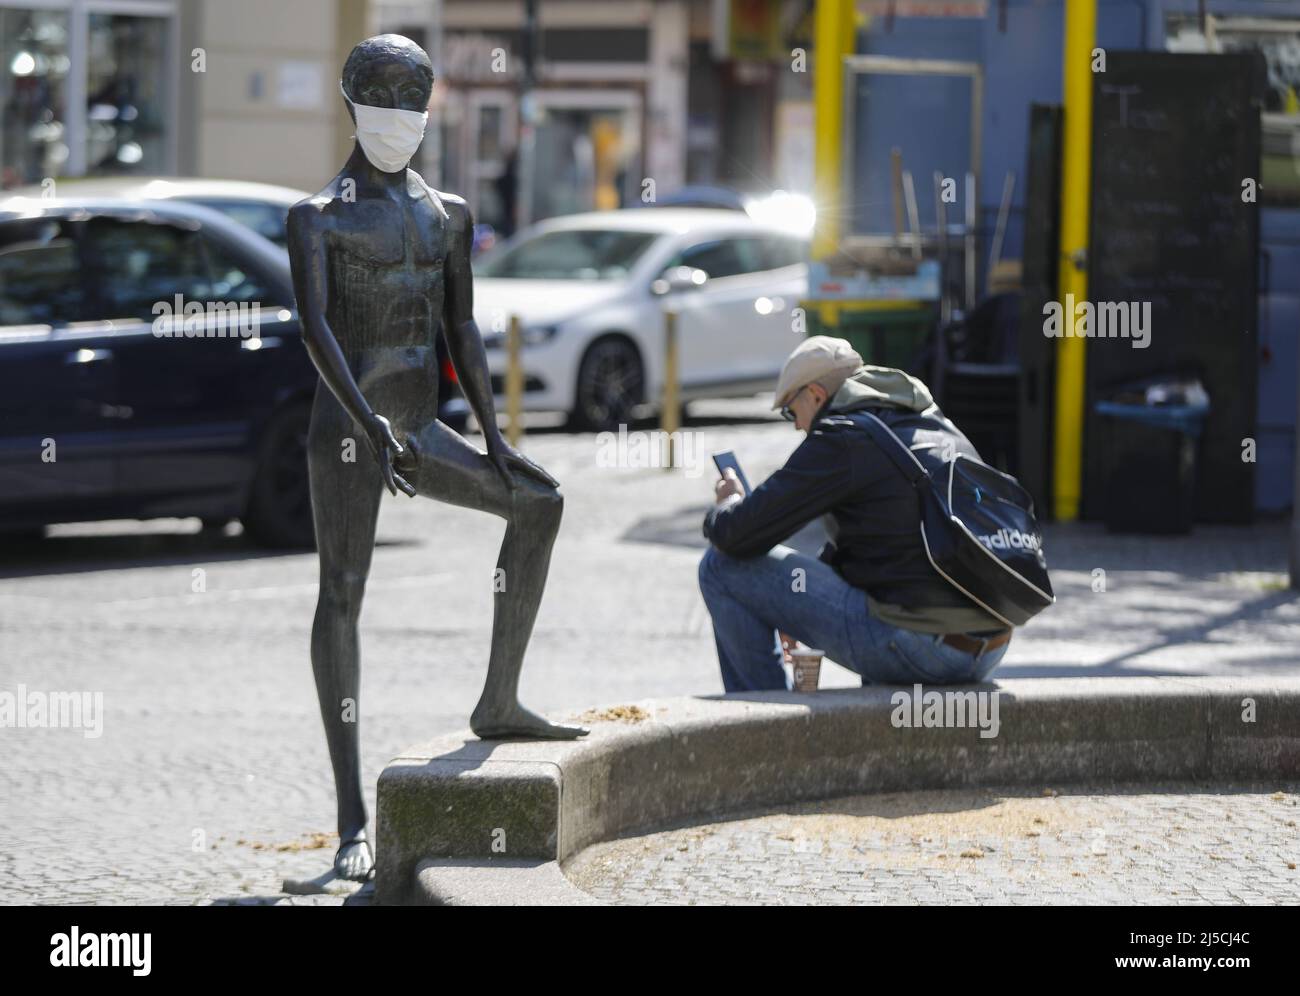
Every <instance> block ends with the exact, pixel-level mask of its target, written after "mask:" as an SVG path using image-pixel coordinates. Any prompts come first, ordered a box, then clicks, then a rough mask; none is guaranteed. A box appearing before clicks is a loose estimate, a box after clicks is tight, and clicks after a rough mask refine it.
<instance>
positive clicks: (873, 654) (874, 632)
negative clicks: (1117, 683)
mask: <svg viewBox="0 0 1300 996" xmlns="http://www.w3.org/2000/svg"><path fill="white" fill-rule="evenodd" d="M801 572H802V573H801ZM700 591H701V592H702V593H703V595H704V603H705V604H706V605H707V606H708V608H709V614H710V615H711V616H712V617H713V636H714V640H715V641H716V643H717V645H718V664H719V665H720V666H721V668H722V684H723V687H724V688H726V690H727V691H728V692H752V691H764V690H773V689H776V690H780V689H784V688H786V687H787V685H786V679H785V671H784V669H783V668H782V667H781V660H782V655H781V653H780V651H779V650H778V649H777V646H776V641H775V639H774V638H773V635H772V632H773V630H780V631H782V632H784V633H788V634H789V635H790V636H792V637H794V638H795V639H796V640H799V641H800V642H801V643H804V644H806V645H807V646H809V647H815V648H817V649H818V650H821V651H823V652H824V654H825V656H826V657H827V658H829V659H830V660H833V661H835V663H836V664H839V665H841V666H843V667H846V668H849V669H850V670H852V671H855V672H857V673H858V674H859V675H861V676H862V683H863V684H864V685H867V684H880V685H911V684H915V683H917V682H920V683H921V684H935V685H954V684H973V683H977V682H981V681H984V680H985V679H986V678H988V676H989V675H990V674H991V673H992V672H993V669H994V668H996V667H997V666H998V664H999V663H1001V661H1002V658H1003V656H1004V655H1005V654H1006V652H1007V647H1008V646H1010V644H1009V643H1004V644H1003V645H1002V646H1000V647H998V648H996V649H994V650H988V651H985V652H983V653H978V654H977V653H967V652H966V651H963V650H958V649H957V648H956V647H951V646H949V645H948V644H946V643H942V642H940V637H939V636H936V635H935V634H933V633H918V632H916V631H914V630H910V629H900V628H899V627H897V626H891V625H890V624H889V623H886V622H882V621H881V620H879V619H877V618H875V617H874V616H872V615H871V614H870V613H869V612H868V611H867V593H866V592H865V591H862V590H861V589H860V588H855V587H853V586H852V585H851V584H849V583H848V582H847V581H845V580H844V579H843V578H842V577H840V576H839V574H838V573H836V571H835V569H834V568H833V567H831V566H830V565H829V564H824V563H822V562H821V561H820V560H816V559H815V558H813V557H806V556H804V555H803V554H801V553H798V552H797V551H795V550H792V549H790V548H789V547H786V546H776V547H773V548H772V550H771V551H770V552H769V553H768V554H766V555H765V556H762V557H746V558H738V557H731V556H728V555H727V554H725V553H722V552H721V551H719V550H718V549H717V548H715V547H712V546H710V547H709V549H708V552H707V553H705V555H704V558H703V559H702V560H701V561H700Z"/></svg>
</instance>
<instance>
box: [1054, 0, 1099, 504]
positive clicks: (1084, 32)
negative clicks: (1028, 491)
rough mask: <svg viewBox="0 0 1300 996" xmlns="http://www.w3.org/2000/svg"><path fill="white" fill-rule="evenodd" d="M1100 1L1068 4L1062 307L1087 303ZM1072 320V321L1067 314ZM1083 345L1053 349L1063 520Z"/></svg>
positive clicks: (1077, 423)
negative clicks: (1071, 300)
mask: <svg viewBox="0 0 1300 996" xmlns="http://www.w3.org/2000/svg"><path fill="white" fill-rule="evenodd" d="M1096 38H1097V0H1067V3H1066V5H1065V50H1064V55H1063V57H1062V61H1063V62H1064V70H1063V76H1064V91H1065V135H1064V140H1063V147H1062V149H1061V245H1060V250H1061V256H1060V263H1059V264H1058V265H1059V267H1060V273H1059V276H1058V283H1059V284H1060V287H1059V291H1060V299H1059V300H1060V301H1061V303H1062V305H1064V303H1065V301H1066V300H1067V295H1071V294H1072V295H1074V300H1076V301H1086V300H1088V271H1087V258H1088V203H1089V200H1090V197H1091V176H1090V172H1091V168H1092V82H1093V74H1092V50H1093V46H1094V45H1096ZM1065 320H1066V321H1067V322H1073V321H1074V316H1073V315H1066V316H1065ZM1086 342H1087V340H1086V339H1079V338H1075V337H1074V336H1065V337H1063V338H1062V339H1061V340H1060V341H1059V342H1058V343H1057V349H1056V425H1055V428H1054V435H1055V438H1054V440H1053V444H1054V445H1053V454H1052V461H1053V466H1052V491H1053V495H1052V506H1053V509H1052V510H1053V512H1054V513H1055V518H1056V519H1057V521H1058V522H1072V521H1074V520H1075V519H1077V518H1078V517H1079V503H1080V497H1081V494H1082V491H1083V426H1084V418H1085V415H1086V412H1085V401H1084V399H1085V395H1086V393H1087V379H1086V376H1085V367H1086V363H1087V351H1086V350H1085V349H1084V345H1085V343H1086Z"/></svg>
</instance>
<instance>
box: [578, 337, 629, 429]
mask: <svg viewBox="0 0 1300 996" xmlns="http://www.w3.org/2000/svg"><path fill="white" fill-rule="evenodd" d="M644 393H645V369H644V367H643V366H642V364H641V356H640V354H639V353H637V351H636V347H635V346H633V345H632V343H630V342H628V341H627V340H626V339H622V338H619V337H616V336H610V337H608V338H605V339H599V340H597V341H596V342H594V343H592V344H591V345H590V346H589V347H588V348H587V352H586V353H584V354H583V357H582V363H581V364H580V365H579V367H578V388H577V392H576V397H575V398H574V408H573V411H572V412H571V413H570V418H569V420H570V422H571V423H572V424H573V425H574V426H575V427H576V428H582V429H591V430H595V431H598V432H604V431H612V430H614V429H617V428H618V427H619V425H620V424H625V423H627V422H630V421H631V420H632V413H633V411H634V410H635V408H636V406H637V405H639V404H641V402H642V400H643V395H644Z"/></svg>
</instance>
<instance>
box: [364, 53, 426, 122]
mask: <svg viewBox="0 0 1300 996" xmlns="http://www.w3.org/2000/svg"><path fill="white" fill-rule="evenodd" d="M343 92H344V93H345V94H346V95H347V96H348V97H349V98H350V99H351V100H352V102H353V103H355V104H368V105H369V106H371V107H388V108H394V109H397V110H402V111H416V112H420V113H423V112H424V111H425V110H426V109H427V108H428V106H429V96H430V94H432V93H433V63H431V62H430V61H429V56H428V55H427V54H425V51H424V49H422V48H420V46H419V45H417V44H415V42H413V41H411V39H409V38H405V37H403V36H402V35H375V36H374V37H373V38H367V39H366V40H365V41H363V42H361V43H360V44H359V45H357V47H356V48H354V49H353V50H352V52H351V53H350V54H349V55H348V59H347V61H346V62H345V63H343ZM348 114H350V115H351V116H352V120H353V121H356V114H355V113H354V112H353V110H352V107H351V106H349V107H348Z"/></svg>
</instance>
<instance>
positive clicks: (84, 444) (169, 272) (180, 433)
mask: <svg viewBox="0 0 1300 996" xmlns="http://www.w3.org/2000/svg"><path fill="white" fill-rule="evenodd" d="M13 203H15V202H10V204H11V205H12V204H13ZM25 205H26V206H25V207H22V208H18V209H15V208H13V207H7V208H6V209H4V210H0V529H4V530H23V531H26V530H34V529H38V528H39V527H41V526H44V525H45V524H47V523H53V522H71V521H83V520H90V519H114V518H141V519H143V518H153V517H159V516H198V517H200V518H202V519H203V520H204V521H205V522H206V523H209V524H216V523H221V522H224V521H226V520H228V519H230V518H234V517H238V518H239V519H241V520H242V521H243V523H244V526H245V528H246V530H247V531H248V532H249V533H250V534H251V535H252V537H253V538H254V539H255V540H257V541H258V542H260V543H263V544H266V545H269V546H278V547H303V546H309V545H310V544H311V543H312V541H313V536H312V520H311V508H310V498H309V490H308V485H307V473H306V448H305V444H306V436H307V424H308V419H309V414H310V406H311V398H312V395H313V393H314V391H315V389H316V383H317V374H316V370H315V368H314V367H313V366H312V363H311V360H310V359H309V358H308V356H307V352H306V350H305V349H304V348H303V346H302V343H301V341H300V339H299V327H298V315H297V309H296V307H295V303H294V297H293V290H292V282H291V279H290V274H289V263H288V257H287V255H286V254H285V252H284V251H283V250H282V249H280V248H278V247H277V246H275V245H273V244H271V243H270V242H268V241H266V240H265V239H263V238H262V237H260V236H258V235H256V234H255V233H253V232H251V231H249V230H248V229H246V228H244V227H243V226H241V225H239V224H236V223H235V222H232V221H230V220H228V219H227V218H225V217H224V216H222V215H220V214H218V213H216V212H214V211H211V210H209V209H206V208H202V207H198V206H195V205H190V204H185V203H181V202H176V201H141V202H124V201H113V200H89V199H77V200H47V201H27V202H25ZM254 306H255V307H254ZM443 366H444V367H446V370H445V371H444V380H446V379H447V377H446V375H447V374H448V373H449V372H450V366H449V365H448V364H446V362H445V358H444V361H443ZM451 394H452V392H451V391H446V392H445V393H443V394H442V397H443V399H447V398H448V397H449V396H450V395H451ZM454 403H456V404H458V405H459V406H460V407H459V409H456V410H452V411H449V412H448V414H447V420H448V421H451V422H454V421H456V420H457V419H458V417H459V416H460V412H461V411H463V406H464V402H463V400H461V399H458V398H457V399H455V402H454ZM358 445H365V444H364V441H362V440H361V439H360V437H358Z"/></svg>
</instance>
